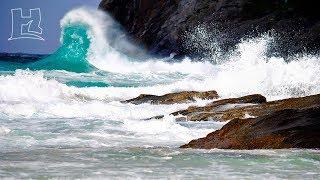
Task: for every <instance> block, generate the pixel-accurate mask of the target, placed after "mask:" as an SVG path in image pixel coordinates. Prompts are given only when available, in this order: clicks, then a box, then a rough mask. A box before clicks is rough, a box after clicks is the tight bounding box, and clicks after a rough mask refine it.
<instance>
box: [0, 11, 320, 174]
mask: <svg viewBox="0 0 320 180" xmlns="http://www.w3.org/2000/svg"><path fill="white" fill-rule="evenodd" d="M61 26H62V29H63V32H62V46H61V48H59V49H58V50H57V52H56V53H54V54H53V55H51V56H49V57H47V58H45V59H42V60H40V61H37V62H33V63H23V64H19V63H8V62H0V178H4V177H8V178H9V177H13V178H39V179H41V178H105V177H109V178H132V179H137V178H143V179H146V178H154V179H157V178H159V179H163V178H172V179H176V178H179V179H182V178H205V179H206V178H209V177H211V178H226V179H245V178H258V177H259V178H264V179H267V178H268V179H269V178H272V179H289V178H290V179H301V178H305V179H317V178H320V174H319V172H320V171H319V170H320V166H319V163H320V151H318V150H298V149H289V150H254V151H232V150H210V151H204V150H185V149H184V150H182V149H179V148H178V147H179V146H180V145H183V144H185V143H187V142H189V141H190V140H192V139H195V138H199V137H203V136H205V135H207V134H208V133H210V132H212V131H214V130H217V129H219V128H221V127H222V126H223V125H224V123H218V122H214V121H210V122H196V123H195V122H176V121H175V120H174V118H173V117H171V116H169V115H168V114H170V113H171V112H174V111H177V110H182V109H184V108H187V107H189V106H191V105H205V104H206V103H208V102H209V101H204V100H201V101H200V100H199V101H197V102H193V103H186V104H174V105H150V104H141V105H133V104H124V103H121V101H122V100H127V99H129V98H133V97H136V96H138V95H140V94H155V95H162V94H165V93H170V92H177V91H182V90H197V91H205V90H217V92H218V93H219V95H220V96H221V98H230V97H239V96H243V95H248V94H255V93H260V94H262V95H264V96H266V97H267V98H268V100H274V99H281V98H288V97H300V96H306V95H312V94H317V93H320V61H319V58H318V56H310V55H300V56H297V57H292V60H291V61H290V62H286V61H284V59H282V58H276V57H267V56H265V51H266V49H267V48H268V44H269V42H270V40H272V38H270V37H261V38H256V39H251V40H247V41H243V42H242V43H240V44H239V46H238V48H237V49H236V50H235V51H234V52H230V55H229V56H228V57H225V59H219V60H220V61H221V62H217V59H214V58H211V59H209V61H210V60H213V59H214V60H215V61H214V62H209V61H197V62H195V61H194V60H190V59H188V58H186V59H184V60H183V61H181V62H175V63H168V62H167V61H168V60H170V59H151V58H144V60H141V59H136V58H132V57H131V56H128V55H126V54H125V53H123V52H125V50H123V49H122V50H123V51H119V50H118V49H119V46H120V47H126V49H127V50H128V47H129V49H132V47H131V46H132V45H131V44H130V43H129V42H127V41H125V40H123V39H114V37H118V36H119V32H116V31H115V30H114V28H115V25H114V24H113V22H112V20H111V19H110V18H108V17H105V16H104V15H103V14H101V13H100V12H92V11H89V10H86V9H77V10H74V11H72V12H70V13H69V14H67V15H66V17H65V18H64V19H62V21H61ZM105 31H108V32H105ZM110 31H111V32H110ZM115 35H117V36H115ZM111 44H112V46H111ZM117 46H118V49H117V48H115V47H117ZM120 49H121V48H120ZM135 50H137V49H135ZM157 115H166V116H165V118H164V119H161V120H156V119H153V120H148V121H145V120H142V119H146V118H149V117H153V116H157Z"/></svg>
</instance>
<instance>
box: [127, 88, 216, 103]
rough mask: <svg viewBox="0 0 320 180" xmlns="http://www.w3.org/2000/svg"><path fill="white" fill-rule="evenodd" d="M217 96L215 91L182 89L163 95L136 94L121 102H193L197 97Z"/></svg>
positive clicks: (209, 97)
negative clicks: (136, 95)
mask: <svg viewBox="0 0 320 180" xmlns="http://www.w3.org/2000/svg"><path fill="white" fill-rule="evenodd" d="M218 97H219V95H218V93H217V92H216V91H206V92H197V91H182V92H177V93H170V94H165V95H163V96H156V95H147V94H141V95H140V96H138V97H136V98H133V99H129V100H126V101H123V103H132V104H142V103H151V104H175V103H187V102H193V101H195V99H197V98H199V99H217V98H218Z"/></svg>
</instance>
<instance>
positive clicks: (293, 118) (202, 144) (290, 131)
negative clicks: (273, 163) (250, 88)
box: [181, 103, 320, 149]
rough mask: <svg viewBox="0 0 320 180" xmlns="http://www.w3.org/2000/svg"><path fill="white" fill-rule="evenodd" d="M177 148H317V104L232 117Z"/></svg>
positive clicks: (319, 114) (319, 138) (319, 134)
mask: <svg viewBox="0 0 320 180" xmlns="http://www.w3.org/2000/svg"><path fill="white" fill-rule="evenodd" d="M314 105H316V104H314ZM317 105H320V104H319V103H318V104H317ZM181 148H198V149H213V148H219V149H280V148H320V106H315V107H310V108H306V109H285V110H280V111H273V112H271V113H270V114H268V115H264V116H261V117H258V118H252V119H235V120H232V121H230V122H229V123H228V124H226V125H225V126H223V127H222V129H220V130H218V131H215V132H212V133H210V134H208V135H207V136H206V137H204V138H200V139H196V140H192V141H191V142H189V143H188V144H186V145H183V146H181Z"/></svg>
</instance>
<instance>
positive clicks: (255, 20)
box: [100, 0, 320, 55]
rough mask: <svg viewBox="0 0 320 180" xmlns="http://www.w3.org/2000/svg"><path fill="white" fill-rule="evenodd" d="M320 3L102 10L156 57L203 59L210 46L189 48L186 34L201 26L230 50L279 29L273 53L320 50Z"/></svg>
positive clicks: (157, 4)
mask: <svg viewBox="0 0 320 180" xmlns="http://www.w3.org/2000/svg"><path fill="white" fill-rule="evenodd" d="M315 4H316V3H315V1H311V0H304V1H303V0H255V1H252V0H102V2H101V3H100V9H102V10H104V11H107V12H109V13H110V14H112V15H113V16H114V17H115V19H116V20H117V21H119V22H120V23H121V24H122V25H123V26H124V28H125V29H126V30H127V31H128V32H129V34H130V35H132V36H133V38H134V39H135V40H136V41H137V42H140V43H141V44H143V45H145V47H146V48H147V49H148V50H149V51H150V52H151V53H154V54H159V55H169V54H170V53H172V52H174V53H177V54H180V55H184V54H188V55H193V54H194V52H196V53H197V54H196V55H198V54H200V55H201V52H202V50H203V51H206V50H207V49H206V48H208V47H207V46H200V47H197V48H200V50H199V51H194V49H193V48H192V47H190V46H183V45H184V44H186V43H185V42H186V41H187V39H188V35H187V34H186V32H191V33H192V32H193V31H194V29H195V27H196V26H198V25H201V26H204V27H206V28H207V29H208V32H216V33H213V34H212V35H209V36H210V37H209V38H208V39H213V38H217V43H219V44H220V47H221V48H222V50H225V51H226V50H228V49H230V48H232V47H234V45H236V44H237V43H239V41H240V39H241V38H243V37H245V36H257V35H260V34H261V33H264V32H268V31H270V30H273V31H272V32H273V33H274V34H275V45H274V46H273V47H272V48H271V49H270V53H273V54H280V55H290V54H295V53H300V52H305V51H307V52H312V53H318V52H319V47H320V21H319V19H320V18H319V17H320V11H319V10H318V6H316V5H315ZM186 36H187V37H186ZM201 48H203V49H201ZM203 53H204V54H207V53H208V52H203Z"/></svg>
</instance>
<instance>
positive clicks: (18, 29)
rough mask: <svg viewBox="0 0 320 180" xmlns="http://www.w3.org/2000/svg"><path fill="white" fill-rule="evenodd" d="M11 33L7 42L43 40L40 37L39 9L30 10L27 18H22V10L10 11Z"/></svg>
mask: <svg viewBox="0 0 320 180" xmlns="http://www.w3.org/2000/svg"><path fill="white" fill-rule="evenodd" d="M11 15H12V31H11V37H10V38H9V39H8V40H9V41H11V40H15V39H37V40H42V41H44V39H43V38H42V37H41V36H40V35H42V28H41V27H40V24H41V11H40V8H35V9H30V10H29V16H23V14H22V8H17V9H11Z"/></svg>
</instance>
